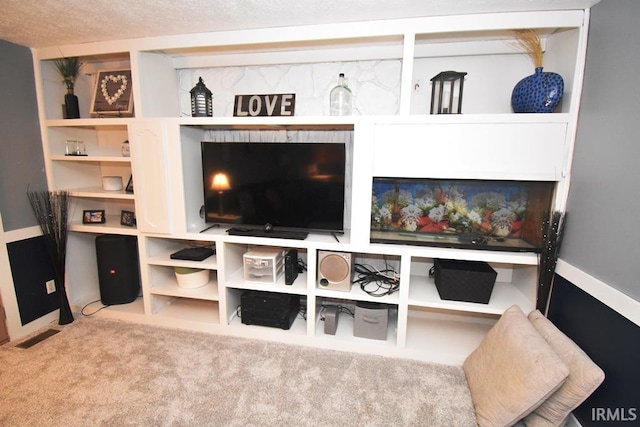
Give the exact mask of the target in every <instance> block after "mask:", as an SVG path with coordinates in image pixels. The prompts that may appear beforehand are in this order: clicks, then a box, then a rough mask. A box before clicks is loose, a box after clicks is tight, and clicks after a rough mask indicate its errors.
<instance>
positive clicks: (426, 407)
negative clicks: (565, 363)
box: [0, 318, 476, 427]
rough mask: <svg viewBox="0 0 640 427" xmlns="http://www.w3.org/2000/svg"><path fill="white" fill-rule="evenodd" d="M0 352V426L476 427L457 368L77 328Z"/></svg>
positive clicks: (111, 327) (78, 324) (92, 322)
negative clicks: (36, 342)
mask: <svg viewBox="0 0 640 427" xmlns="http://www.w3.org/2000/svg"><path fill="white" fill-rule="evenodd" d="M54 327H55V328H59V329H62V331H61V332H60V333H58V334H56V335H53V336H51V337H49V338H47V339H46V340H44V341H42V342H40V343H38V344H36V345H34V346H33V347H31V348H28V349H22V348H18V347H16V346H15V344H17V343H10V344H8V345H5V346H2V347H0V385H1V386H0V425H2V426H125V425H135V426H276V425H277V426H346V425H353V426H430V427H432V426H447V427H451V426H456V427H459V426H475V425H476V420H475V415H474V412H473V405H472V403H471V396H470V395H469V391H468V389H467V385H466V380H465V378H464V373H463V371H462V369H461V368H459V367H451V366H443V365H433V364H426V363H420V362H415V361H408V360H399V359H390V358H383V357H378V356H369V355H359V354H352V353H344V352H337V351H328V350H319V349H312V348H306V347H301V346H289V345H283V344H276V343H271V342H263V341H257V340H246V339H240V338H232V337H223V336H216V335H208V334H201V333H193V332H185V331H181V330H174V329H167V328H157V327H151V326H145V325H138V324H133V323H128V322H120V321H113V320H105V319H99V318H81V319H77V320H76V321H75V322H74V323H72V324H70V325H67V326H64V327H58V326H54Z"/></svg>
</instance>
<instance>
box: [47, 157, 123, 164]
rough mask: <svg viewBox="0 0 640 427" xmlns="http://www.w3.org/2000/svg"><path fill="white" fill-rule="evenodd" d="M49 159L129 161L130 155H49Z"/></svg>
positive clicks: (88, 161) (65, 160)
mask: <svg viewBox="0 0 640 427" xmlns="http://www.w3.org/2000/svg"><path fill="white" fill-rule="evenodd" d="M51 160H53V161H56V162H79V163H83V162H87V163H92V162H100V163H131V157H115V156H64V155H63V156H51Z"/></svg>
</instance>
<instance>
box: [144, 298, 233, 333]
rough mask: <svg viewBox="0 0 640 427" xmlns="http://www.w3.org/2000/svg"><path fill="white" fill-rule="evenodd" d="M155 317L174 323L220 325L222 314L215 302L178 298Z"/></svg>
mask: <svg viewBox="0 0 640 427" xmlns="http://www.w3.org/2000/svg"><path fill="white" fill-rule="evenodd" d="M154 316H157V317H161V318H165V319H171V320H172V321H176V323H179V322H186V323H194V324H201V325H208V326H212V325H219V324H220V314H219V311H218V304H217V303H216V302H213V301H206V300H201V299H200V300H199V299H191V298H176V299H174V300H173V301H172V302H171V303H170V304H166V305H165V306H163V307H162V309H161V310H159V311H158V312H157V313H155V314H154Z"/></svg>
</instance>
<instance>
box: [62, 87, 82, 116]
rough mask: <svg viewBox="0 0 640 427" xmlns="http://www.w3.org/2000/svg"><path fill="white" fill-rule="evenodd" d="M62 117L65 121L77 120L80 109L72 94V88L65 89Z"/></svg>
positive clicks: (75, 97)
mask: <svg viewBox="0 0 640 427" xmlns="http://www.w3.org/2000/svg"><path fill="white" fill-rule="evenodd" d="M63 113H64V114H63V116H64V118H65V119H79V118H80V107H78V97H77V96H75V95H74V94H73V88H72V87H68V88H67V94H66V95H65V96H64V111H63Z"/></svg>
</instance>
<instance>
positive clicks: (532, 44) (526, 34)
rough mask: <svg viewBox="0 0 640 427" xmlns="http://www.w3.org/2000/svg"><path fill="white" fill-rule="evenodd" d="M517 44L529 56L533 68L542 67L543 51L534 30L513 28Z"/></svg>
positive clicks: (538, 36)
mask: <svg viewBox="0 0 640 427" xmlns="http://www.w3.org/2000/svg"><path fill="white" fill-rule="evenodd" d="M514 33H515V36H516V43H517V46H518V47H519V48H520V49H521V50H522V51H523V52H526V53H528V54H529V56H531V60H532V61H533V65H534V66H535V68H540V67H542V56H543V55H544V51H543V50H542V42H541V41H540V35H539V34H538V33H537V32H536V30H531V29H526V30H515V31H514Z"/></svg>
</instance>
